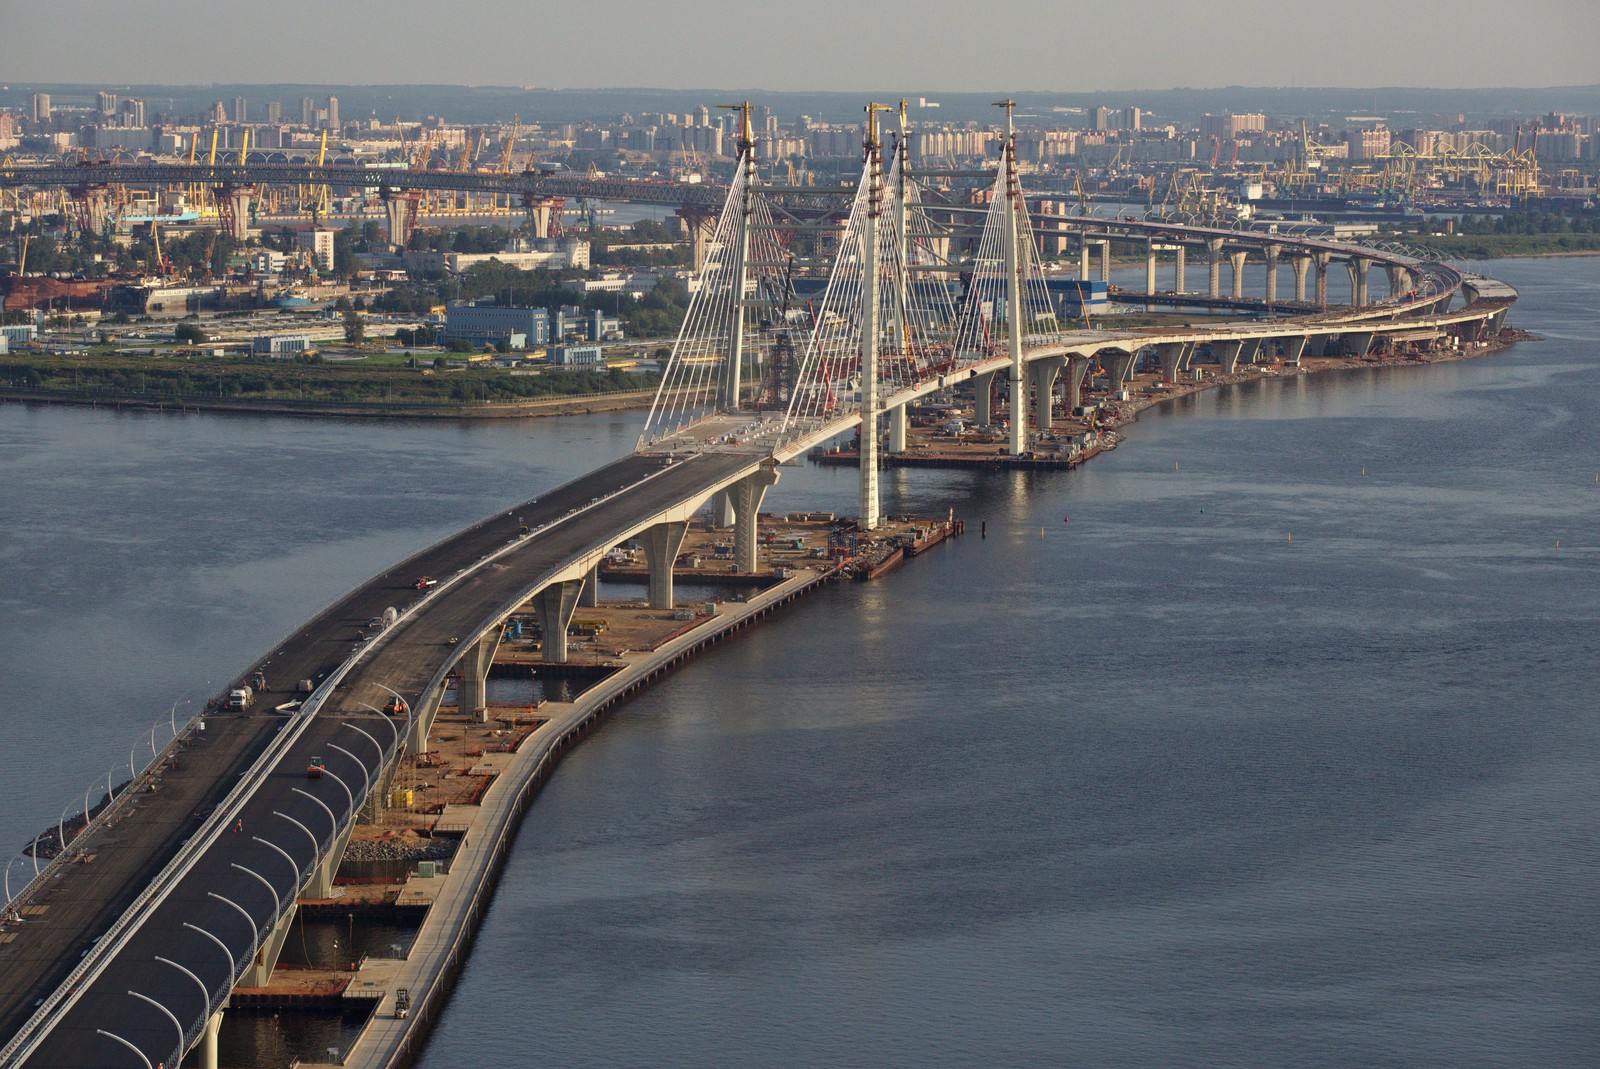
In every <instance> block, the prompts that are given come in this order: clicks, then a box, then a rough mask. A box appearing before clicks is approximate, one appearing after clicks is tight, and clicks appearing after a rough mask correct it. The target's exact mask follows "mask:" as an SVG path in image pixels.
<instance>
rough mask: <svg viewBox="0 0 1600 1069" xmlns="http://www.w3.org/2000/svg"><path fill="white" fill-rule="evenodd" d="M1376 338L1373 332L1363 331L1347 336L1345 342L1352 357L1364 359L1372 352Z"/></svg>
mask: <svg viewBox="0 0 1600 1069" xmlns="http://www.w3.org/2000/svg"><path fill="white" fill-rule="evenodd" d="M1374 337H1375V335H1374V334H1373V332H1372V331H1370V330H1363V331H1357V332H1355V333H1353V334H1346V335H1345V336H1344V341H1345V345H1346V347H1347V348H1349V350H1350V355H1351V356H1355V357H1362V356H1366V355H1367V354H1368V353H1369V352H1371V351H1372V339H1373V338H1374Z"/></svg>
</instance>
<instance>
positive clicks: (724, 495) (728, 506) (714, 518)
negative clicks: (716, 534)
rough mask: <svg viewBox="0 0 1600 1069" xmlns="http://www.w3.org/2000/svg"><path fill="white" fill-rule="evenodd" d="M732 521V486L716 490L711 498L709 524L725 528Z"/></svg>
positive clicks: (718, 528) (720, 528)
mask: <svg viewBox="0 0 1600 1069" xmlns="http://www.w3.org/2000/svg"><path fill="white" fill-rule="evenodd" d="M733 523H734V511H733V488H732V487H729V488H728V489H726V490H718V491H717V492H716V493H715V494H714V495H712V498H711V526H712V527H715V528H716V529H717V530H719V531H724V530H727V529H728V528H729V527H732V526H733Z"/></svg>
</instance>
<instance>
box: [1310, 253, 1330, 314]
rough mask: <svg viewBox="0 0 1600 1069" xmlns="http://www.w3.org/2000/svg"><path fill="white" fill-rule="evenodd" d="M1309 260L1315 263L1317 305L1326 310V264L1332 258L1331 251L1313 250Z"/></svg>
mask: <svg viewBox="0 0 1600 1069" xmlns="http://www.w3.org/2000/svg"><path fill="white" fill-rule="evenodd" d="M1311 260H1312V262H1313V263H1315V264H1316V265H1317V307H1318V308H1320V309H1322V310H1323V311H1324V312H1326V311H1327V310H1328V264H1329V262H1331V261H1332V260H1333V253H1331V252H1314V253H1312V254H1311Z"/></svg>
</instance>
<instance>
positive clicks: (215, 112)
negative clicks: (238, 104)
mask: <svg viewBox="0 0 1600 1069" xmlns="http://www.w3.org/2000/svg"><path fill="white" fill-rule="evenodd" d="M207 118H208V121H210V122H214V123H217V124H218V125H220V124H222V123H225V122H227V121H228V109H227V108H225V107H223V106H222V101H220V100H215V101H212V103H211V114H210V115H209V116H208V117H207Z"/></svg>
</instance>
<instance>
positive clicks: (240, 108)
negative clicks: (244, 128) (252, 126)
mask: <svg viewBox="0 0 1600 1069" xmlns="http://www.w3.org/2000/svg"><path fill="white" fill-rule="evenodd" d="M249 119H250V115H249V105H248V104H246V103H245V99H244V97H234V98H233V121H234V122H248V121H249Z"/></svg>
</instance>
